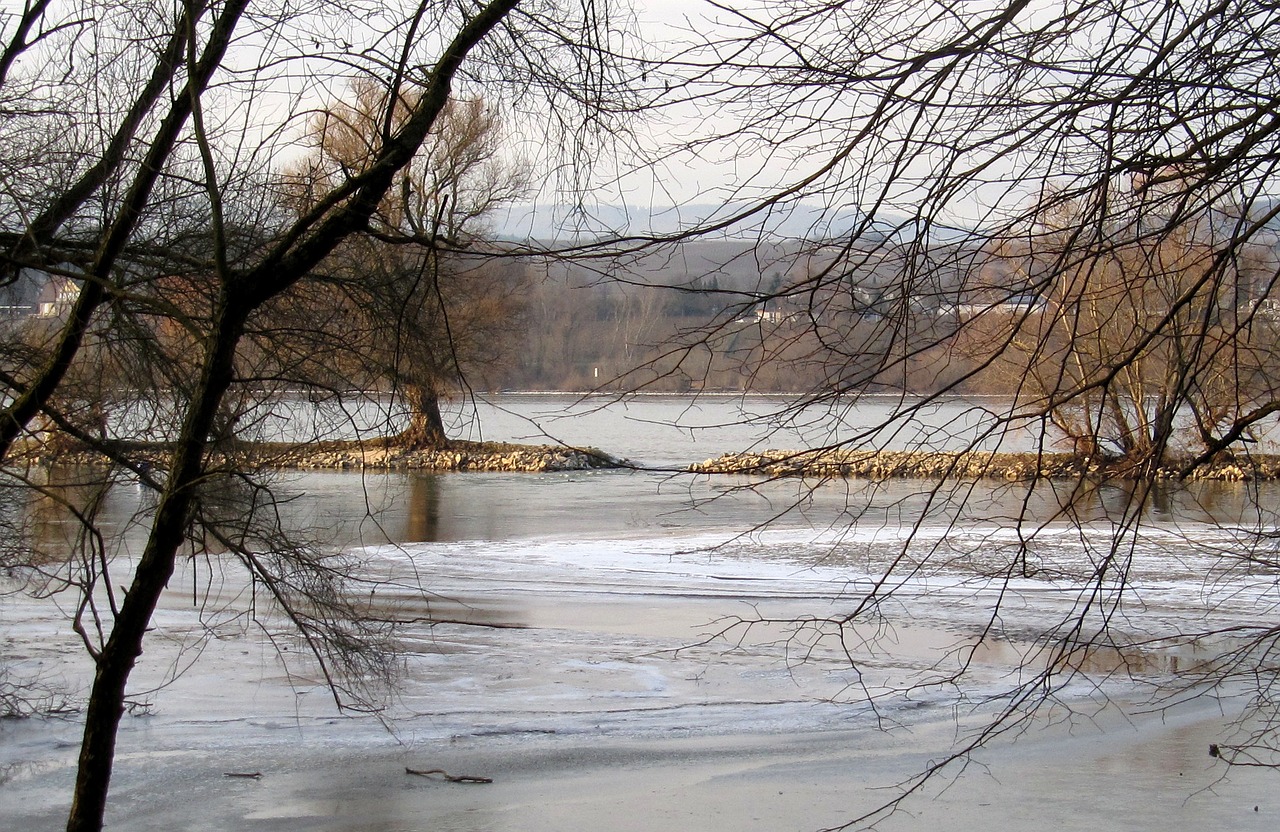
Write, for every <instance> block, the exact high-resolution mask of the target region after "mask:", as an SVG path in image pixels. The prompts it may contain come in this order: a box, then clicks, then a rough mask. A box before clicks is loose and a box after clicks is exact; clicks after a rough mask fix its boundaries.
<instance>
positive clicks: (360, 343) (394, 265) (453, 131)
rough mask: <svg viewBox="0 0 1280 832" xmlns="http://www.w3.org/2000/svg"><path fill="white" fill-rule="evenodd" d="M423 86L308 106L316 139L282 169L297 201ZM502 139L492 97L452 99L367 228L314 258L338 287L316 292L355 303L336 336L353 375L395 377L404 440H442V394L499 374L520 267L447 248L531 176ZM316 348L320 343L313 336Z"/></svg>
mask: <svg viewBox="0 0 1280 832" xmlns="http://www.w3.org/2000/svg"><path fill="white" fill-rule="evenodd" d="M416 96H417V93H407V94H401V95H400V100H399V101H397V102H396V104H395V105H394V106H388V102H387V97H386V94H385V91H383V90H380V89H379V88H378V87H376V86H374V85H373V84H371V83H369V82H367V81H356V82H354V83H353V84H352V88H351V99H352V100H351V102H350V103H343V102H339V103H336V104H334V105H332V106H330V107H328V108H327V109H325V110H323V111H322V112H320V113H318V114H317V115H315V116H314V117H313V118H312V120H311V125H310V136H309V141H310V142H312V143H313V145H314V149H313V151H312V152H311V153H310V154H308V155H307V156H306V157H304V158H303V159H302V160H300V161H298V162H296V163H295V164H294V165H293V166H291V168H290V169H289V170H288V171H287V172H286V174H285V177H284V181H283V186H284V189H285V192H286V197H287V199H288V201H289V202H290V203H291V204H293V205H294V206H295V208H296V209H297V210H298V211H299V213H305V212H306V211H307V210H310V209H311V208H312V207H313V205H314V202H315V200H316V198H317V195H319V194H324V193H326V192H327V191H328V190H329V189H330V188H332V187H333V183H334V182H336V181H339V180H340V179H341V177H342V176H345V175H348V173H349V172H351V171H360V170H363V169H364V168H365V167H366V166H367V165H368V164H369V162H370V161H371V157H370V154H371V153H372V152H373V151H374V150H375V149H376V143H377V137H378V135H379V134H380V133H381V132H382V131H384V130H385V129H387V127H388V126H392V127H394V126H396V125H397V124H399V123H400V122H403V120H404V119H405V118H406V117H407V116H408V114H409V113H411V112H412V110H413V107H414V106H415V97H416ZM387 113H390V116H389V117H388V116H387ZM501 144H502V130H501V125H500V124H499V123H498V121H497V118H496V116H495V114H494V113H493V112H492V111H490V110H488V109H486V106H485V104H484V102H483V100H481V99H478V98H477V99H471V100H467V101H459V100H451V101H450V102H449V103H448V104H447V105H446V106H445V109H444V111H443V112H442V113H441V117H440V120H439V123H438V124H437V126H436V127H435V128H434V129H433V131H432V132H431V134H430V135H429V137H428V139H427V141H426V142H425V143H424V146H423V148H422V149H421V150H420V152H419V153H418V155H417V156H416V157H415V158H414V160H413V162H412V163H411V164H410V165H408V166H407V167H406V168H404V169H403V170H401V171H400V173H399V174H398V176H397V177H396V182H395V183H394V184H393V185H392V187H391V188H390V189H389V190H388V193H387V195H386V196H385V197H384V198H383V200H382V203H381V204H380V205H379V208H378V210H377V211H376V212H375V213H374V215H373V217H372V218H371V219H372V223H371V227H370V229H369V230H368V231H367V232H366V233H364V234H362V235H361V236H360V237H359V238H358V239H352V240H350V241H349V242H348V243H347V244H346V245H344V246H342V247H341V248H340V249H338V250H337V251H335V252H334V253H333V254H332V255H331V256H330V257H329V258H328V259H327V260H326V262H325V264H324V266H323V267H322V269H319V270H317V273H318V272H320V271H323V272H324V274H325V276H326V277H327V278H328V279H329V280H330V281H331V286H330V289H329V291H328V293H327V294H322V295H321V296H320V297H318V298H316V299H314V300H313V303H317V304H321V305H332V304H338V305H341V306H342V307H343V308H344V309H346V310H347V312H348V314H346V315H343V316H341V326H340V327H339V328H338V330H337V331H335V332H333V333H332V341H331V342H330V343H331V346H332V347H334V348H336V350H337V352H339V353H342V354H343V356H344V357H345V360H344V361H343V362H342V363H343V364H344V365H345V366H347V367H348V368H349V369H351V370H354V371H355V372H354V373H353V378H352V379H351V380H352V381H356V380H364V381H366V383H367V382H369V381H372V382H374V383H375V384H379V385H380V384H381V383H383V382H386V383H389V384H390V386H391V389H392V390H393V391H394V392H395V393H396V394H397V395H398V396H399V397H400V398H401V399H402V400H403V402H404V404H405V405H406V406H407V409H408V411H409V416H408V419H409V424H408V426H407V428H406V429H405V430H404V431H403V432H402V433H401V434H400V435H399V436H398V437H397V441H399V442H400V443H403V444H406V445H408V446H410V447H438V446H442V445H444V444H447V442H448V437H447V435H446V433H445V426H444V422H443V419H442V416H441V412H440V400H441V399H442V398H447V397H449V396H451V395H455V394H456V393H458V392H459V391H460V390H461V389H463V388H464V387H465V386H466V385H467V383H468V382H467V380H468V377H469V376H471V375H479V374H483V373H485V372H486V371H489V372H492V370H493V369H494V368H495V367H496V366H498V364H499V362H500V360H501V359H502V357H503V356H504V354H507V353H508V352H509V348H510V345H511V343H512V340H513V338H514V337H515V336H516V334H517V333H518V329H519V322H520V319H521V297H522V294H523V287H522V285H521V284H522V282H523V281H522V279H521V276H520V270H519V268H518V265H517V264H514V263H509V264H507V265H506V266H498V265H496V264H495V263H494V262H493V258H492V257H490V258H487V259H483V260H482V259H477V258H474V257H472V258H467V257H465V256H464V255H461V254H458V253H453V254H450V253H447V251H445V250H451V251H453V252H457V251H458V250H459V249H462V248H466V247H468V246H473V245H474V243H475V242H476V241H477V240H478V239H480V238H482V237H483V236H484V233H485V229H484V226H483V223H484V222H485V221H486V219H487V218H488V217H489V216H490V215H491V214H492V213H493V212H494V211H495V210H496V209H498V208H500V207H502V206H503V205H505V204H508V203H510V202H511V201H512V200H514V199H516V198H518V197H519V196H520V195H521V194H522V193H523V192H524V191H525V189H526V188H527V185H528V181H527V180H528V177H527V174H526V172H524V171H523V170H522V169H521V168H520V167H519V165H520V161H519V160H517V159H501V158H500V148H501ZM316 276H318V274H317V275H316ZM321 291H322V292H323V290H321ZM308 346H309V347H310V349H311V350H312V352H313V353H315V352H316V346H317V344H316V342H315V340H314V339H313V340H312V341H311V343H309V345H308ZM320 352H321V353H323V352H324V351H323V350H321V351H320ZM357 368H361V369H357Z"/></svg>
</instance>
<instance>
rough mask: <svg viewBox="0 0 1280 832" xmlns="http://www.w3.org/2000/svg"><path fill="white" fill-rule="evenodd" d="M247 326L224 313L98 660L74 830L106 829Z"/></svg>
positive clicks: (71, 819) (70, 823) (70, 821)
mask: <svg viewBox="0 0 1280 832" xmlns="http://www.w3.org/2000/svg"><path fill="white" fill-rule="evenodd" d="M243 321H244V315H243V314H229V313H226V312H225V311H224V314H223V315H221V316H220V318H219V326H218V327H217V329H215V331H214V334H213V335H211V336H210V339H209V341H208V345H207V348H206V352H205V356H206V358H205V365H204V370H203V373H202V375H201V379H200V382H199V384H198V386H197V388H196V391H195V395H194V396H193V397H192V401H191V409H190V410H189V411H188V413H187V419H186V421H185V422H184V423H183V426H182V432H181V434H180V435H179V439H178V442H177V446H176V449H175V450H174V452H173V456H172V459H171V468H170V472H169V481H168V485H167V486H166V487H165V490H164V493H163V494H162V495H161V497H160V503H159V505H158V506H157V508H156V517H155V520H154V522H153V523H152V526H151V535H150V537H149V538H148V539H147V545H146V548H145V549H144V550H143V552H142V557H141V558H140V559H139V561H138V565H137V567H136V569H135V570H134V575H133V582H132V583H131V584H130V585H129V591H128V593H127V594H126V595H125V596H124V601H123V602H122V603H121V605H120V613H119V615H118V616H116V619H115V621H114V622H113V624H112V627H111V636H110V637H109V638H108V639H107V643H106V644H105V645H103V648H102V652H101V653H100V654H99V655H98V657H97V662H96V665H97V667H96V671H95V673H94V679H93V688H92V690H91V691H90V693H89V702H88V706H87V707H86V709H85V722H84V740H83V742H82V744H81V746H80V760H79V768H78V770H77V772H76V784H75V792H74V794H73V796H72V802H71V811H70V813H69V815H68V817H67V832H97V830H100V829H101V828H102V822H103V817H104V814H105V812H106V806H107V791H108V787H109V786H110V783H111V769H112V762H113V760H114V757H115V747H116V733H117V731H118V729H119V727H120V719H121V717H122V716H123V715H124V697H125V688H126V685H127V684H128V681H129V673H130V672H131V671H132V670H133V665H134V663H135V662H136V661H137V660H138V657H139V656H140V655H142V640H143V636H144V635H145V634H146V631H147V626H148V625H149V623H150V621H151V616H152V614H153V613H154V612H155V609H156V605H157V603H158V602H159V600H160V595H161V593H162V592H164V588H165V586H166V585H167V584H168V582H169V578H170V577H171V576H172V575H173V569H174V564H175V562H176V559H177V552H178V548H179V547H180V546H181V545H182V542H183V540H185V539H186V532H187V526H188V525H189V524H190V521H191V513H192V509H193V507H194V506H195V496H196V495H195V486H196V484H197V483H198V482H199V481H200V479H201V477H202V476H203V474H204V452H205V448H206V446H207V445H208V437H209V432H210V429H211V428H212V426H213V421H214V417H215V415H216V414H217V412H218V406H219V404H220V403H221V402H222V397H223V395H224V394H225V393H226V391H227V388H228V386H229V385H230V383H231V377H232V369H231V368H232V360H233V357H234V355H235V350H236V345H237V343H238V342H239V340H240V335H241V332H242V325H243Z"/></svg>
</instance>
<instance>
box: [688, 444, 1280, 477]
mask: <svg viewBox="0 0 1280 832" xmlns="http://www.w3.org/2000/svg"><path fill="white" fill-rule="evenodd" d="M689 471H691V472H692V473H695V474H739V475H758V476H764V477H820V478H856V479H873V480H884V479H927V480H939V479H958V480H977V479H999V480H1006V481H1009V482H1025V481H1030V480H1034V479H1079V478H1082V477H1087V478H1091V479H1132V478H1133V476H1134V474H1135V472H1134V470H1133V469H1132V467H1126V466H1125V465H1124V464H1123V462H1120V461H1097V460H1085V459H1083V458H1081V457H1078V456H1076V455H1074V454H1062V453H1055V454H1035V453H995V452H984V451H969V452H965V453H951V452H944V451H868V450H847V449H827V450H819V451H760V452H754V453H737V454H732V453H731V454H725V455H723V456H720V457H717V458H715V459H708V460H706V461H705V462H699V463H696V464H694V465H690V466H689ZM1156 476H1157V478H1160V479H1179V478H1182V473H1181V466H1180V465H1176V464H1171V465H1169V466H1167V467H1164V468H1161V469H1160V470H1158V471H1157V472H1156ZM1186 479H1189V480H1220V481H1229V482H1244V481H1252V480H1274V479H1280V457H1275V456H1263V455H1255V456H1251V457H1249V458H1248V459H1247V460H1244V461H1241V460H1225V461H1222V462H1211V463H1208V464H1206V465H1201V466H1199V467H1197V468H1196V469H1194V470H1193V471H1192V472H1191V474H1190V475H1189V476H1187V477H1186Z"/></svg>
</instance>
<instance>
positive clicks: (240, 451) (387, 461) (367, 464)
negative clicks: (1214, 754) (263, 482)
mask: <svg viewBox="0 0 1280 832" xmlns="http://www.w3.org/2000/svg"><path fill="white" fill-rule="evenodd" d="M170 450H171V449H170V448H169V447H167V446H164V445H160V444H154V445H152V444H142V443H132V444H131V445H130V446H129V448H128V449H127V455H128V457H129V458H130V459H132V460H133V461H134V462H141V463H146V464H150V465H154V466H157V467H162V466H164V465H165V464H166V463H167V462H168V455H169V453H170ZM22 458H23V459H24V460H25V461H26V462H28V463H31V464H35V465H100V464H102V463H104V462H106V461H107V456H106V455H104V454H102V453H98V452H97V451H90V450H85V449H78V450H58V451H51V450H50V449H49V448H48V447H47V446H45V447H40V448H34V449H31V450H29V451H27V452H26V453H25V454H23V455H22ZM214 464H215V466H218V465H228V466H230V467H235V468H258V469H263V468H279V469H294V470H338V471H346V470H357V471H358V470H373V471H492V472H500V471H510V472H529V473H539V472H545V471H584V470H593V469H599V468H622V467H625V466H626V465H627V463H626V462H625V461H624V460H621V459H619V458H617V457H614V456H611V455H609V454H607V453H604V452H603V451H597V450H594V449H590V448H566V447H563V446H559V445H514V444H508V443H500V442H453V443H450V445H449V447H447V448H433V449H416V448H407V447H403V446H397V445H395V444H387V443H379V442H369V443H357V442H318V443H307V444H299V445H293V444H244V445H241V446H239V447H237V448H236V449H235V450H234V451H233V452H231V453H229V454H227V458H225V459H223V460H215V463H214Z"/></svg>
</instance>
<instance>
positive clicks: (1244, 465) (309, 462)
mask: <svg viewBox="0 0 1280 832" xmlns="http://www.w3.org/2000/svg"><path fill="white" fill-rule="evenodd" d="M120 450H121V451H122V452H124V453H127V456H128V457H129V458H131V459H133V460H134V461H135V462H139V461H140V462H145V463H149V464H152V465H155V466H158V467H159V466H163V465H164V464H165V463H166V461H167V456H168V453H169V450H170V449H169V448H167V447H166V446H163V445H141V444H132V445H130V447H128V448H127V450H126V449H125V448H121V449H120ZM236 456H237V459H236V460H235V462H234V465H236V466H238V467H247V468H259V469H262V468H276V469H281V470H305V471H350V470H355V471H359V470H369V471H428V472H450V471H473V472H511V473H543V472H550V471H589V470H601V469H620V468H631V467H633V465H632V464H631V463H630V462H628V461H627V460H625V459H622V458H619V457H616V456H613V455H611V454H608V453H605V452H604V451H599V450H596V449H594V448H569V447H565V446H562V445H518V444H513V443H506V442H465V441H458V442H451V443H450V444H449V446H448V447H445V448H432V449H422V448H409V447H405V446H402V445H396V444H395V443H385V442H365V443H360V442H319V443H307V444H298V445H294V444H253V445H244V446H242V447H240V448H239V449H238V450H237V454H236ZM15 458H20V459H22V460H23V461H25V462H26V463H28V464H32V465H101V464H103V463H104V462H105V461H106V456H105V455H104V454H102V453H99V452H97V451H89V450H83V449H81V450H65V449H64V450H61V451H57V452H51V451H50V450H49V449H48V447H47V446H42V447H40V448H33V449H31V450H30V451H29V452H27V453H19V454H16V455H15ZM1183 467H1185V463H1181V464H1180V463H1179V461H1173V462H1171V463H1170V464H1169V465H1168V466H1166V467H1164V468H1162V469H1160V470H1158V471H1157V472H1156V477H1157V478H1158V479H1186V480H1192V481H1196V480H1217V481H1224V482H1250V481H1262V480H1280V456H1273V455H1251V456H1249V457H1247V458H1245V459H1224V460H1220V461H1214V462H1211V463H1208V464H1205V465H1201V466H1199V467H1197V468H1195V469H1194V470H1193V471H1192V472H1191V473H1190V474H1189V475H1187V476H1183V473H1182V470H1183ZM685 470H687V471H688V472H689V473H693V474H708V475H739V476H762V477H815V478H828V479H836V478H844V479H871V480H885V479H928V480H940V479H953V480H978V479H987V480H991V479H996V480H1005V481H1008V482H1025V481H1030V480H1034V479H1057V480H1068V479H1082V478H1085V479H1092V480H1107V479H1115V480H1125V479H1133V478H1134V476H1135V471H1134V470H1133V469H1132V467H1130V466H1126V465H1125V464H1124V463H1123V462H1122V461H1115V460H1102V461H1097V460H1093V461H1090V460H1085V459H1082V458H1081V457H1078V456H1076V455H1073V454H1063V453H1056V454H1054V453H1050V454H1034V453H991V452H978V451H972V452H967V453H950V452H944V451H871V450H843V449H836V450H832V449H827V450H818V451H785V450H776V451H759V452H749V453H726V454H724V455H722V456H719V457H715V458H714V459H708V460H705V461H703V462H698V463H694V464H691V465H689V466H688V468H687V469H685Z"/></svg>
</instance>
